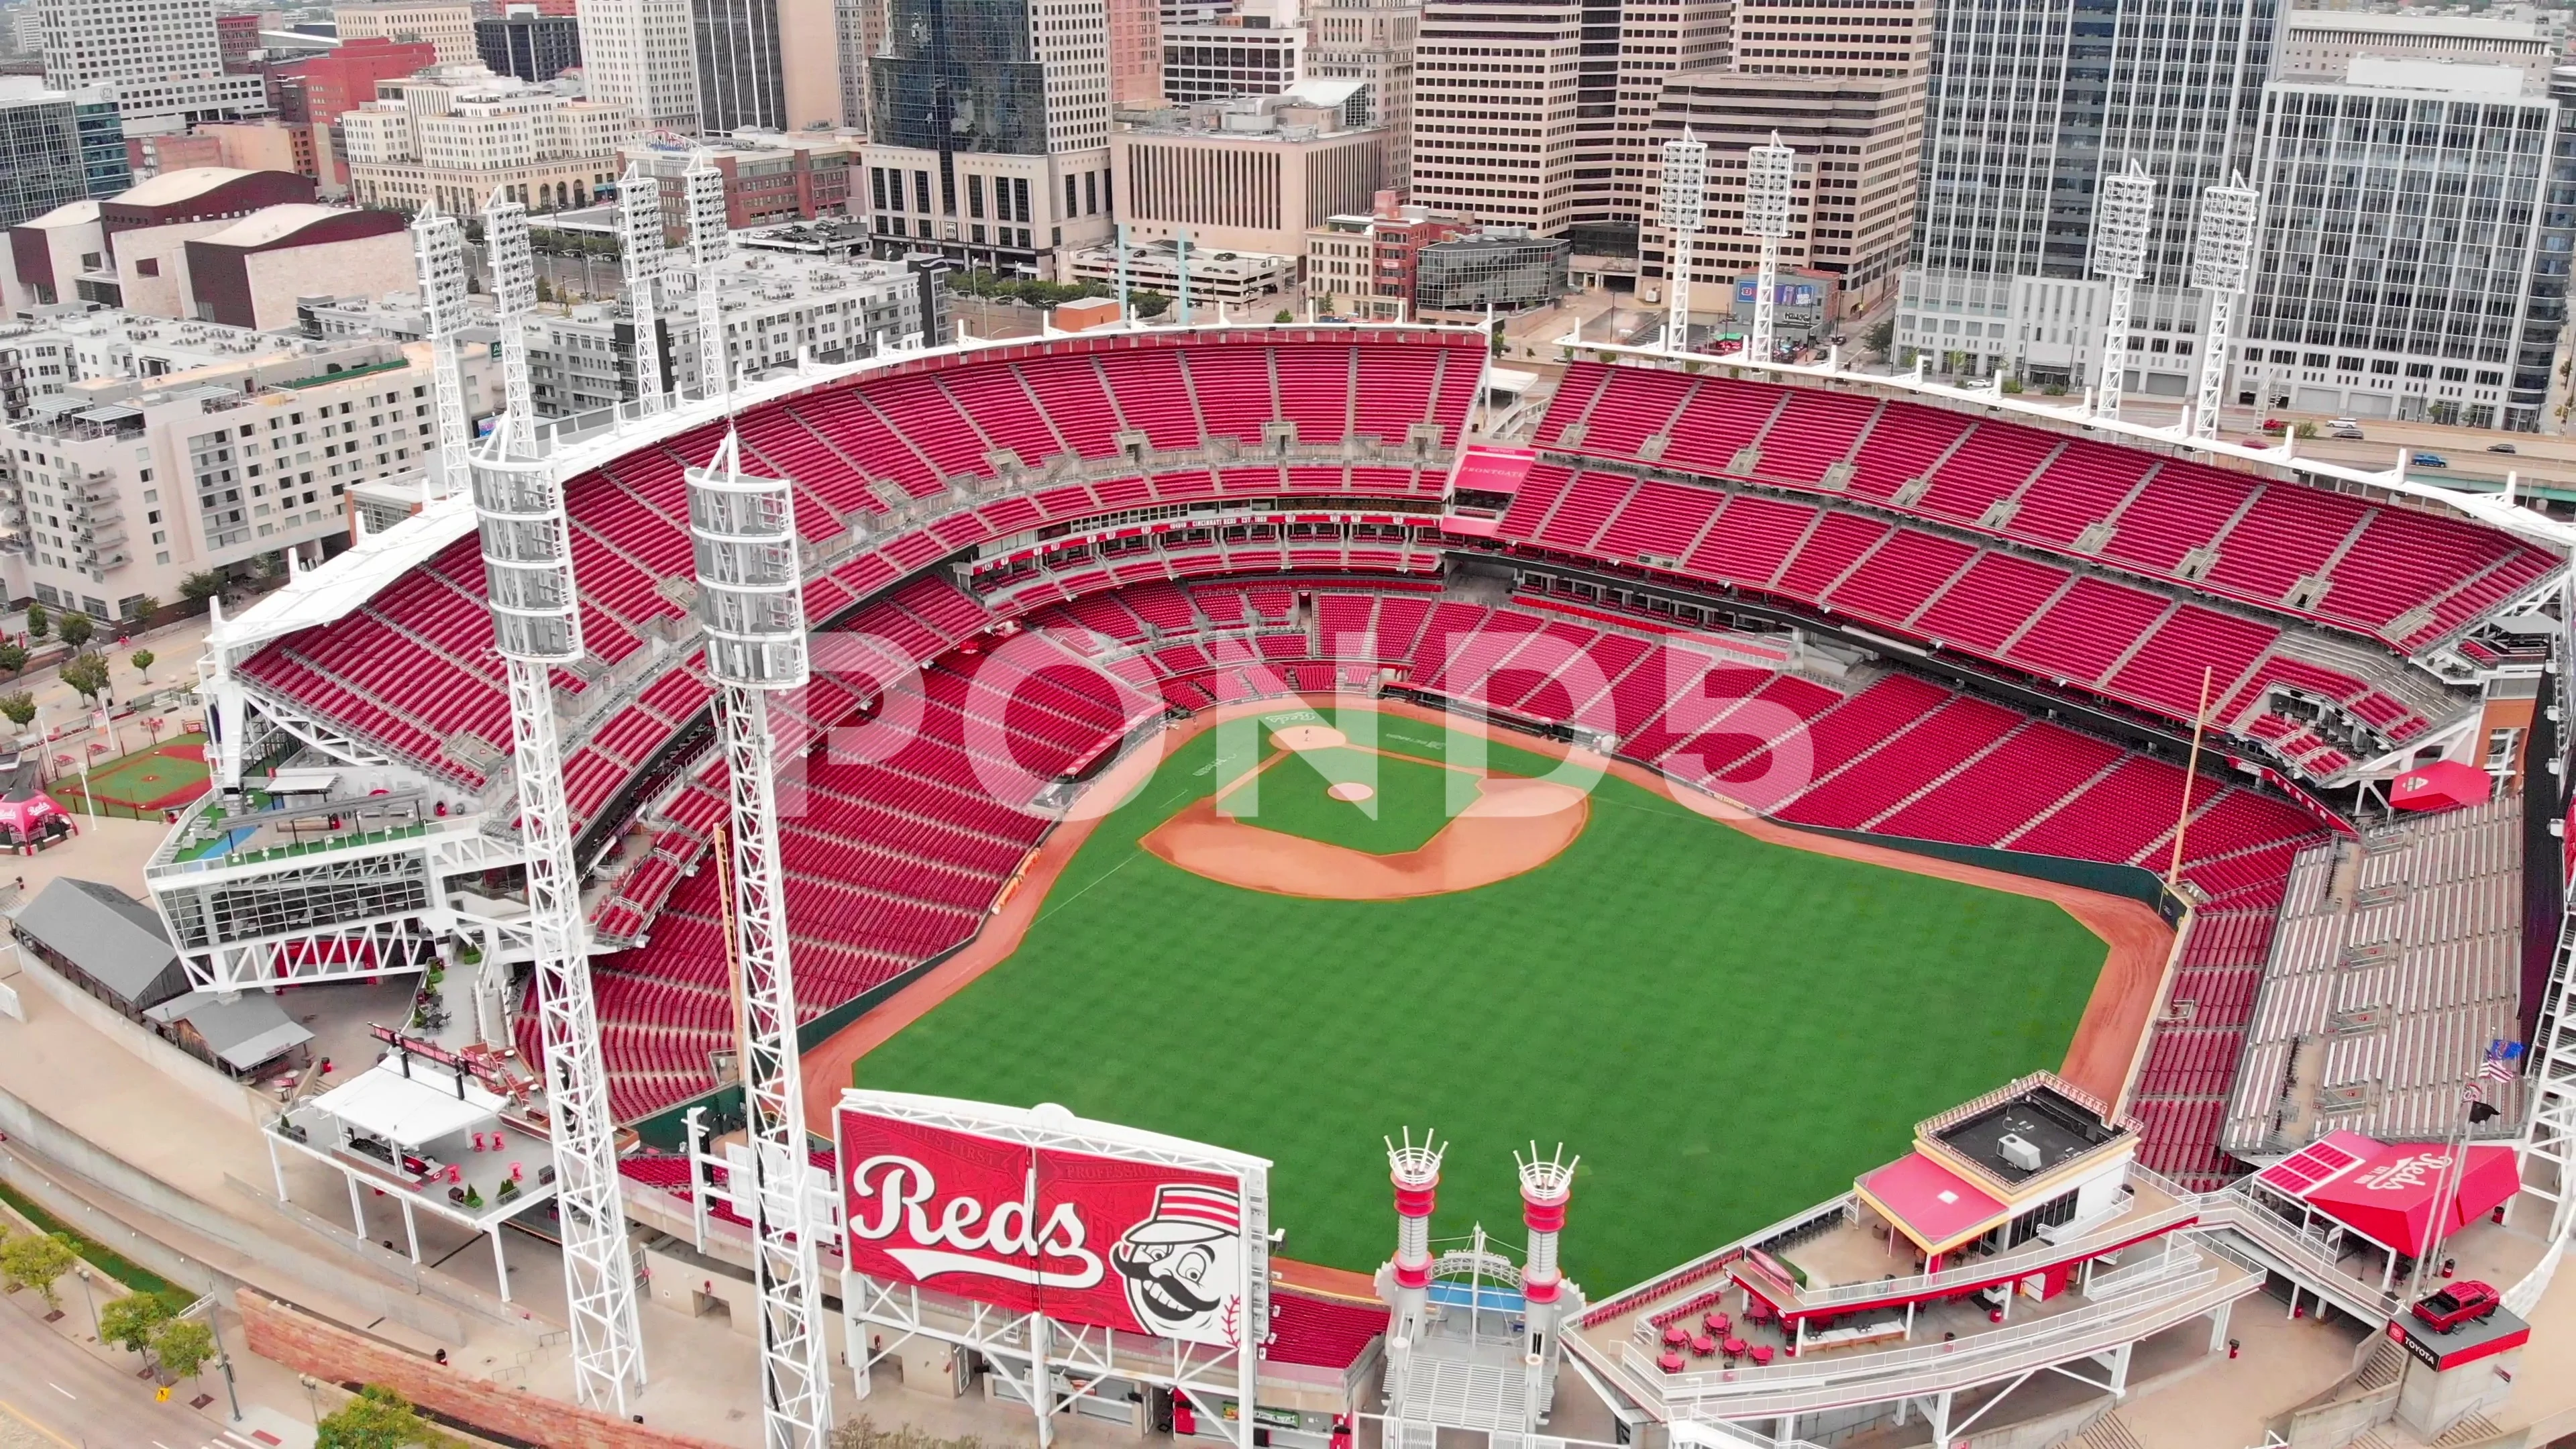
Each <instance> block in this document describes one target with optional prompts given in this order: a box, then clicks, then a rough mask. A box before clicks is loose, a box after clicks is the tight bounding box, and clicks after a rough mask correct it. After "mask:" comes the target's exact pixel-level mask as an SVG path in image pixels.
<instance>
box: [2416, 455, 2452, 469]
mask: <svg viewBox="0 0 2576 1449" xmlns="http://www.w3.org/2000/svg"><path fill="white" fill-rule="evenodd" d="M2415 466H2416V467H2418V468H2448V467H2450V466H2451V460H2450V459H2448V458H2445V457H2443V456H2442V455H2441V454H2439V453H2418V454H2416V455H2415Z"/></svg>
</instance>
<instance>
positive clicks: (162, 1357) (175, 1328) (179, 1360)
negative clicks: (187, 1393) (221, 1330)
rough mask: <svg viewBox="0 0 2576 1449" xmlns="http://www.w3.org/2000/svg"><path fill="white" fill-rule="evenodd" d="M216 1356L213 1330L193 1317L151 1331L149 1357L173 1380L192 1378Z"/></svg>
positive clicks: (168, 1322) (171, 1320)
mask: <svg viewBox="0 0 2576 1449" xmlns="http://www.w3.org/2000/svg"><path fill="white" fill-rule="evenodd" d="M214 1356H215V1330H214V1329H213V1328H212V1327H210V1326H209V1325H207V1324H204V1323H200V1322H198V1321H197V1320H196V1319H193V1318H173V1319H169V1320H167V1321H165V1322H163V1323H162V1324H161V1325H160V1326H159V1327H157V1328H155V1329H153V1330H152V1358H153V1361H154V1362H156V1363H158V1364H160V1365H161V1372H163V1373H165V1374H168V1375H169V1376H170V1377H172V1378H174V1379H193V1378H195V1377H196V1376H197V1374H198V1371H199V1370H201V1369H203V1368H205V1366H206V1361H207V1360H209V1359H211V1358H213V1357H214Z"/></svg>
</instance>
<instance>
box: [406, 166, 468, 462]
mask: <svg viewBox="0 0 2576 1449" xmlns="http://www.w3.org/2000/svg"><path fill="white" fill-rule="evenodd" d="M411 251H412V260H413V261H414V262H415V263H417V264H418V266H419V268H420V308H421V311H422V312H424V313H426V314H427V320H428V323H429V357H430V369H431V371H432V373H433V374H434V376H433V377H432V378H431V379H430V388H429V390H430V394H431V397H432V399H433V400H434V402H435V403H436V406H437V410H438V469H437V471H436V472H435V473H433V474H432V475H431V477H430V480H429V481H430V485H431V487H432V490H433V491H434V492H435V493H437V494H438V495H439V496H441V497H445V496H447V495H449V494H453V493H457V492H461V491H462V490H463V489H464V488H465V486H466V480H467V474H468V470H469V468H470V466H471V465H470V463H469V461H468V459H467V457H466V447H467V441H466V432H465V384H464V379H463V378H461V377H460V376H459V375H458V367H459V364H458V362H457V357H456V329H458V328H459V327H462V326H464V325H465V228H464V227H463V226H461V225H459V224H458V223H457V220H456V218H454V217H452V216H447V215H444V214H442V213H439V212H435V211H424V212H422V213H421V214H420V216H419V218H418V219H417V220H415V221H413V222H412V224H411Z"/></svg>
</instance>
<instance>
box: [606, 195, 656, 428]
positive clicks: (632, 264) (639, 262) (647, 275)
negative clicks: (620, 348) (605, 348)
mask: <svg viewBox="0 0 2576 1449" xmlns="http://www.w3.org/2000/svg"><path fill="white" fill-rule="evenodd" d="M617 230H618V239H619V241H620V242H621V243H622V244H623V247H622V249H623V251H624V253H625V263H626V315H627V316H628V317H630V318H632V319H633V320H634V324H635V410H636V412H638V413H639V414H644V413H657V412H660V411H661V410H662V407H663V404H664V403H665V402H667V401H668V399H667V398H666V397H665V396H664V395H663V390H662V351H661V347H660V345H659V344H658V343H657V342H656V341H655V339H654V335H653V334H654V327H653V322H654V315H655V309H654V305H653V287H654V284H655V283H657V282H659V281H660V280H661V279H662V182H661V180H660V178H658V177H656V176H654V175H652V174H651V173H650V172H648V171H646V170H645V169H644V164H643V163H642V162H640V161H639V162H635V163H634V164H632V165H629V166H628V167H627V168H626V174H625V175H624V176H622V177H620V178H618V182H617Z"/></svg>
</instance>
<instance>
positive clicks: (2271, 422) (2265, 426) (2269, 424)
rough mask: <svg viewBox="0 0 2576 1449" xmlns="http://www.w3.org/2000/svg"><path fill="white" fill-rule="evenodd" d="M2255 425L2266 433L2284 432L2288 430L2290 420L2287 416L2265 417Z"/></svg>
mask: <svg viewBox="0 0 2576 1449" xmlns="http://www.w3.org/2000/svg"><path fill="white" fill-rule="evenodd" d="M2256 426H2258V427H2260V428H2261V429H2262V430H2263V431H2264V432H2267V433H2286V432H2288V431H2289V430H2290V420H2289V419H2288V418H2265V419H2264V420H2263V421H2262V422H2261V423H2259V424H2257V425H2256Z"/></svg>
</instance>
